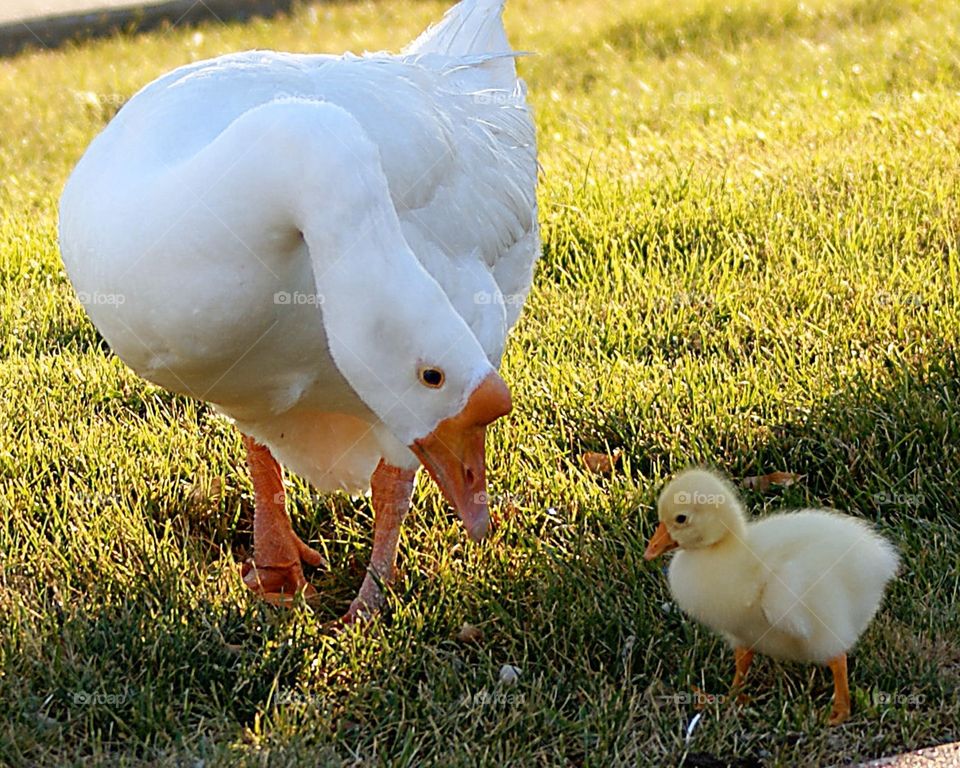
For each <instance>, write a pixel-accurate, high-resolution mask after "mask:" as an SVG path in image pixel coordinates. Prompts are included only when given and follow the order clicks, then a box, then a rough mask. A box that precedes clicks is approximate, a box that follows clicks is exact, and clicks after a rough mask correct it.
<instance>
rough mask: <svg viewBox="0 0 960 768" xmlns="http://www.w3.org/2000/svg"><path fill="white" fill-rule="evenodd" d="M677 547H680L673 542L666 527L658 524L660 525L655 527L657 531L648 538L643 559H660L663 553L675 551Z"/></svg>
mask: <svg viewBox="0 0 960 768" xmlns="http://www.w3.org/2000/svg"><path fill="white" fill-rule="evenodd" d="M679 546H680V545H679V544H677V542H675V541H674V540H673V537H672V536H671V535H670V532H669V531H668V530H667V526H666V525H664V524H663V523H660V525H658V526H657V530H655V531H654V532H653V536H651V537H650V541H649V543H648V544H647V549H646V551H645V552H644V553H643V559H644V560H653V559H654V558H656V557H660V555H662V554H663V553H664V552H669V551H670V550H671V549H676V548H677V547H679Z"/></svg>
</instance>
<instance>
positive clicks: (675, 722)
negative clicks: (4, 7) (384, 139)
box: [0, 0, 960, 766]
mask: <svg viewBox="0 0 960 768" xmlns="http://www.w3.org/2000/svg"><path fill="white" fill-rule="evenodd" d="M445 7H446V4H444V3H440V2H432V1H431V2H418V3H401V2H378V3H371V2H363V3H354V2H339V3H334V4H331V5H314V6H303V7H301V8H299V9H298V10H297V11H296V12H295V13H294V14H293V15H292V16H291V17H289V18H280V19H275V20H272V21H255V22H252V23H249V24H246V25H238V24H228V25H220V24H218V23H216V22H212V23H210V24H208V25H205V26H202V27H200V28H197V29H173V30H169V31H158V32H155V33H152V34H149V35H143V36H138V37H133V38H115V39H110V40H106V41H95V42H88V43H85V44H83V45H74V46H71V47H68V48H66V49H61V50H58V51H43V52H35V53H27V54H23V55H21V56H19V57H16V58H13V59H7V60H2V61H0V280H2V283H0V285H2V288H3V291H2V294H0V386H2V391H3V393H4V396H3V400H2V403H0V706H2V707H3V709H4V717H3V718H2V720H0V763H2V764H8V763H9V764H14V765H34V764H47V763H54V762H79V761H81V760H91V761H92V762H102V763H104V764H111V765H113V764H116V763H118V762H121V761H127V762H130V763H134V762H138V761H152V762H153V763H159V764H164V763H167V764H171V765H173V764H180V763H184V762H189V761H190V758H197V759H199V758H202V759H205V760H207V761H208V764H211V763H214V764H232V763H249V764H258V765H259V764H261V761H263V762H265V763H269V764H295V763H296V762H297V760H298V759H300V760H305V761H310V762H312V763H320V764H328V763H329V764H339V763H341V762H346V763H351V762H353V761H355V760H358V761H359V762H360V763H362V764H376V763H384V764H390V765H424V764H439V765H453V764H463V765H474V764H478V763H480V762H485V763H486V764H489V765H508V764H521V763H525V764H543V765H553V764H570V763H572V764H583V765H600V766H607V765H614V764H622V765H654V766H663V765H675V764H679V763H680V762H681V761H682V760H683V759H684V755H685V754H687V753H688V752H690V753H710V754H713V755H717V756H720V757H722V758H728V759H731V760H732V759H733V758H734V757H737V758H743V759H744V760H751V759H752V760H755V761H760V763H762V764H770V765H789V766H795V765H815V764H820V763H837V762H841V761H842V760H844V759H845V758H851V757H869V756H873V755H877V754H881V753H889V752H891V751H896V750H898V749H901V748H904V747H911V746H918V745H923V744H929V743H934V742H938V741H944V740H947V739H949V738H951V737H953V738H955V737H956V735H957V733H956V722H957V721H958V719H960V712H958V704H957V691H958V680H960V645H958V641H957V638H958V636H960V617H958V613H957V604H958V600H957V598H958V590H960V575H958V569H957V551H958V544H960V526H958V523H957V520H958V519H960V518H958V513H960V501H958V495H957V491H956V489H957V487H958V484H960V402H958V399H960V360H958V352H957V342H958V334H960V300H958V299H960V290H958V289H960V258H958V227H960V199H958V195H957V190H958V188H960V127H958V126H960V63H958V59H957V57H956V51H957V50H960V39H958V38H960V32H958V30H960V7H956V6H954V5H952V4H949V3H940V2H934V0H805V2H804V3H796V2H786V1H785V0H771V1H770V2H761V1H760V0H742V1H738V2H734V1H733V0H731V2H719V0H645V1H643V2H641V0H624V2H620V3H599V2H589V1H588V0H510V4H509V8H508V13H507V24H508V27H509V30H510V34H511V38H512V40H513V42H514V45H515V46H516V47H517V48H519V49H523V50H530V51H535V52H536V54H537V55H535V56H531V57H527V58H525V59H523V60H522V61H521V63H520V67H521V70H522V73H523V75H524V77H525V78H526V79H527V81H528V84H529V87H530V93H531V99H532V101H533V103H534V105H535V108H536V116H537V122H538V126H539V131H540V142H541V148H542V156H541V161H542V165H543V169H544V172H543V180H542V184H541V190H540V199H541V208H542V213H541V220H542V224H543V232H544V259H543V262H542V264H541V267H540V269H539V272H538V277H537V281H536V287H535V289H534V292H533V294H532V296H531V298H530V302H529V304H528V307H527V310H526V311H525V314H524V317H523V319H522V321H521V323H520V325H519V326H518V328H517V330H516V331H515V334H514V336H513V338H512V341H511V344H510V347H509V350H508V354H507V359H506V361H505V375H506V377H507V379H508V381H509V383H510V384H511V387H512V388H513V392H514V400H515V403H516V408H515V410H514V413H513V414H512V415H511V416H510V417H509V419H507V420H506V421H504V422H503V423H501V424H499V425H498V426H497V428H496V429H495V430H494V434H493V439H492V445H491V447H490V451H489V453H490V457H491V459H490V482H491V493H492V494H493V495H494V496H496V497H498V498H499V499H500V501H501V503H500V505H499V506H500V508H501V509H500V512H501V517H502V518H503V519H502V523H501V525H500V527H499V529H498V530H497V532H496V534H495V535H494V536H493V538H492V539H491V540H490V541H489V542H487V543H485V544H484V545H483V546H479V547H478V546H473V545H470V544H468V543H467V541H466V539H465V537H464V535H463V532H462V530H461V528H460V526H459V524H458V523H457V522H456V521H455V520H454V519H453V518H452V516H451V515H450V514H449V513H448V511H447V510H446V507H445V505H443V504H442V503H441V502H440V499H439V495H438V493H437V491H436V490H435V488H433V486H432V485H431V484H430V483H429V482H427V481H425V480H421V482H420V484H419V490H418V494H417V501H416V505H415V512H414V513H413V514H412V515H411V517H410V519H409V522H408V523H407V525H406V528H405V533H404V536H403V538H402V541H401V566H402V578H401V580H400V582H399V583H398V584H397V586H396V590H395V594H394V596H393V598H392V599H391V603H390V608H389V610H388V611H387V614H386V616H385V618H384V620H383V622H382V623H380V624H378V625H376V626H375V627H374V628H373V629H372V630H371V631H370V632H369V633H368V634H367V635H353V634H348V635H346V636H338V637H335V636H333V635H331V634H330V632H329V631H328V630H327V629H326V628H325V626H324V623H325V622H326V621H327V620H329V619H331V618H333V617H334V616H336V615H338V613H340V612H342V611H343V610H344V609H345V608H346V606H347V605H348V604H349V601H350V599H351V597H352V595H353V593H354V591H355V590H356V588H357V587H358V585H359V583H360V580H361V579H362V575H363V569H364V566H365V562H366V559H367V557H368V554H369V547H370V537H371V531H372V520H371V513H370V510H369V506H368V503H367V502H366V501H365V500H363V499H356V500H351V499H347V498H344V497H337V496H317V495H316V494H314V493H312V492H311V491H310V490H309V489H308V488H307V487H306V486H305V485H304V484H303V483H302V482H300V481H298V480H296V479H293V492H292V494H291V497H292V501H293V507H294V520H295V526H296V527H297V529H298V531H299V532H300V533H301V535H303V536H304V538H307V539H309V540H311V541H312V542H314V543H315V544H316V545H317V546H319V547H320V548H321V549H322V550H323V551H324V552H325V554H326V555H327V557H328V559H329V560H330V562H331V569H330V570H329V571H322V572H315V573H313V574H312V575H311V578H312V580H313V582H314V583H315V584H316V585H317V587H318V588H319V589H320V590H321V591H322V592H323V593H324V594H325V595H326V596H327V597H326V598H325V600H324V603H323V605H322V607H320V608H318V609H310V608H307V607H305V606H304V607H301V608H298V609H296V610H293V611H290V612H286V613H277V612H275V611H274V610H272V609H270V608H268V607H265V606H263V605H260V604H258V603H256V602H253V601H251V599H250V598H249V596H248V595H247V594H246V593H245V592H244V590H243V588H242V585H241V584H240V582H239V578H238V577H237V567H236V562H237V561H238V560H239V559H242V557H243V555H244V552H245V548H246V547H247V546H249V543H250V538H249V529H250V516H251V510H250V503H251V498H250V494H251V489H250V486H249V481H248V480H247V477H246V473H245V471H244V467H243V459H242V453H241V449H240V444H239V438H238V435H237V434H236V432H235V431H234V430H233V428H232V427H231V426H230V425H229V424H226V423H225V422H223V421H222V420H221V419H219V418H217V417H216V416H214V414H213V413H212V412H211V411H210V410H209V409H208V408H207V407H205V406H203V405H200V404H197V403H194V402H190V401H187V400H184V399H182V398H178V397H174V396H171V395H169V394H167V393H165V392H163V391H162V390H159V389H157V388H156V387H153V386H151V385H149V384H147V383H145V382H143V381H142V380H140V379H138V378H137V377H136V376H135V375H133V374H132V373H131V372H130V371H129V370H127V369H126V368H125V367H124V366H123V365H122V364H121V363H120V362H119V361H118V360H117V359H116V358H114V357H112V356H111V355H110V353H109V350H108V349H107V348H106V347H105V345H104V344H103V343H102V341H101V340H100V338H99V337H98V335H97V334H96V332H95V331H94V330H93V328H92V326H91V325H90V323H89V322H88V321H87V320H86V318H85V316H84V314H83V312H82V309H81V308H80V306H79V304H78V303H77V302H76V300H75V299H74V298H73V295H72V291H71V289H70V287H69V284H68V283H67V281H66V277H65V275H64V272H63V269H62V267H61V265H60V262H59V256H58V253H57V248H56V201H57V198H58V196H59V192H60V189H61V187H62V184H63V181H64V179H65V178H66V175H67V174H68V173H69V170H70V168H71V167H72V165H73V164H74V163H75V162H76V161H77V159H78V158H79V157H80V155H81V154H82V152H83V149H84V148H85V146H86V145H87V143H88V142H89V141H90V140H91V139H92V137H93V136H94V135H96V133H97V132H98V131H99V130H100V129H101V128H102V127H103V125H104V124H105V123H106V122H107V121H108V120H109V118H110V117H111V116H112V115H113V114H114V113H115V112H116V110H117V109H118V108H119V106H120V105H121V104H122V103H123V101H124V100H125V99H127V98H128V97H129V96H130V95H132V94H133V93H134V92H136V90H137V89H138V88H140V87H141V86H143V85H144V84H146V83H147V82H149V81H150V80H151V79H152V78H154V77H155V76H157V75H159V74H161V73H163V72H165V71H167V70H168V69H170V68H172V67H174V66H176V65H179V64H182V63H185V62H188V61H192V60H196V59H199V58H204V57H208V56H213V55H216V54H219V53H224V52H228V51H234V50H240V49H246V48H252V47H271V48H280V49H287V50H297V51H321V50H322V51H341V50H347V49H350V50H354V51H362V50H365V49H368V50H374V49H380V48H394V49H395V48H398V47H399V46H400V45H402V44H403V43H405V42H406V41H407V40H409V39H411V38H412V37H413V36H414V35H415V34H416V33H417V32H418V31H419V30H420V29H422V28H423V27H424V26H425V25H426V24H427V23H429V22H430V21H432V20H435V19H436V18H438V17H439V15H440V14H441V13H442V10H443V9H444V8H445ZM616 448H620V449H622V450H623V458H622V463H621V465H620V467H619V469H618V471H617V472H616V474H615V475H614V476H613V477H612V478H598V477H595V476H591V475H588V474H587V473H585V472H584V470H583V468H582V464H581V462H580V454H581V453H582V452H583V451H585V450H599V451H606V450H613V449H616ZM690 462H710V463H713V464H716V465H718V466H720V467H721V468H723V469H724V470H726V471H728V472H729V473H730V474H732V475H734V476H737V477H741V476H744V475H753V474H759V473H762V472H765V471H772V470H790V471H794V472H798V473H801V474H803V475H804V476H805V478H804V480H803V481H802V482H801V483H800V484H799V485H798V486H795V487H792V488H789V489H786V490H773V491H769V492H767V493H765V494H749V495H748V496H747V499H748V501H749V503H750V504H751V506H752V508H753V509H754V511H756V512H757V513H761V514H762V513H763V512H765V511H768V510H775V509H781V508H784V507H788V506H799V505H804V504H817V505H835V506H838V507H840V508H842V509H846V510H850V511H852V512H854V513H856V514H860V515H863V516H865V517H868V518H870V519H872V520H874V521H875V522H876V523H877V525H878V526H879V527H880V528H881V529H882V530H883V531H884V533H885V534H886V535H887V536H889V537H891V538H892V539H893V540H894V541H896V542H897V543H898V544H899V546H900V547H901V549H902V551H903V555H904V569H903V572H902V574H901V578H900V580H899V581H898V583H897V584H896V585H895V586H894V588H893V589H892V591H891V594H890V596H889V598H888V600H887V602H886V603H885V607H884V609H883V610H882V612H881V614H880V616H879V617H878V619H877V621H876V623H875V625H874V626H873V627H872V628H871V629H870V630H869V631H868V633H867V635H866V636H865V638H864V640H863V642H862V643H861V645H860V646H859V647H858V649H857V651H856V652H855V654H854V655H853V658H852V662H851V678H852V684H853V687H854V702H855V703H854V706H855V710H854V717H853V719H852V720H851V721H850V723H849V724H848V725H846V726H844V727H843V728H841V729H839V730H834V731H832V732H828V730H827V729H826V728H825V727H824V724H823V721H824V717H825V711H826V710H827V709H828V708H829V684H828V680H827V676H826V675H823V674H815V673H814V672H813V671H812V669H811V668H807V667H802V666H792V665H778V664H775V663H773V662H770V661H761V662H760V663H759V664H758V665H757V667H756V669H755V671H754V672H753V673H752V674H751V681H752V686H753V690H752V691H751V692H752V693H753V694H754V699H753V703H752V704H751V705H750V706H749V707H747V708H745V709H743V710H734V709H728V708H724V707H714V708H711V709H709V710H708V711H707V712H706V714H705V716H704V718H703V720H702V721H701V722H700V724H699V726H698V728H697V730H696V732H695V734H694V736H693V738H692V740H691V742H690V743H689V744H685V742H684V728H685V727H686V724H687V723H688V722H689V720H690V718H691V716H692V715H693V711H692V707H691V706H690V705H689V704H687V703H683V702H679V703H678V700H677V698H676V694H685V693H688V692H689V691H690V689H691V686H692V685H698V686H700V687H702V688H704V689H707V690H722V689H723V687H724V686H725V684H726V682H727V681H728V679H729V676H730V673H731V669H732V659H731V657H730V654H729V653H728V652H727V651H726V650H725V649H724V648H723V646H722V644H721V643H720V642H719V641H718V640H717V639H716V638H714V637H713V636H711V635H710V634H709V633H707V632H706V631H705V630H702V629H700V628H698V627H697V626H695V625H694V624H693V623H692V622H690V621H688V620H685V619H683V618H682V617H681V616H679V615H678V614H677V613H676V612H675V611H669V610H666V609H665V605H666V604H667V603H668V599H669V598H668V595H667V593H666V589H665V584H664V579H663V576H662V574H661V572H660V571H659V569H658V568H657V567H656V566H653V565H650V564H647V563H644V562H643V561H642V557H641V553H642V551H643V542H644V538H645V537H646V536H647V535H648V534H649V533H650V531H651V520H652V516H653V515H652V504H653V502H654V500H655V498H656V493H657V490H658V488H659V486H660V484H661V481H662V479H663V478H664V477H665V476H666V475H668V474H669V473H670V472H673V471H675V470H677V469H679V468H680V467H682V466H684V465H686V464H687V463H690ZM667 608H669V606H668V605H667ZM465 621H466V622H470V623H472V624H475V625H477V626H480V627H482V628H483V630H484V634H485V639H484V640H483V642H482V643H481V644H479V645H478V646H464V645H463V644H460V643H458V642H457V641H455V640H454V636H455V634H456V632H457V630H458V628H459V627H460V626H461V624H462V623H463V622H465ZM503 663H511V664H515V665H517V666H519V667H520V668H521V669H522V675H521V679H520V683H519V685H518V686H517V687H516V688H513V689H509V690H506V691H505V690H503V689H499V688H497V686H496V680H497V670H498V669H499V667H500V665H501V664H503ZM484 692H487V693H490V694H491V695H493V694H497V693H500V694H504V695H502V696H500V697H499V698H498V697H497V696H495V695H493V698H492V699H490V700H487V701H486V703H484V700H483V697H482V696H481V697H480V698H479V699H478V698H477V696H476V694H477V693H481V694H482V693H484ZM507 694H509V695H507ZM743 764H744V765H749V764H751V763H749V762H744V763H743Z"/></svg>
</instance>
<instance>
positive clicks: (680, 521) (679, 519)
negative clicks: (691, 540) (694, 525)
mask: <svg viewBox="0 0 960 768" xmlns="http://www.w3.org/2000/svg"><path fill="white" fill-rule="evenodd" d="M676 522H677V525H683V524H684V523H685V522H687V516H686V515H677V517H676Z"/></svg>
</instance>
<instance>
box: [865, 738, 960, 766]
mask: <svg viewBox="0 0 960 768" xmlns="http://www.w3.org/2000/svg"><path fill="white" fill-rule="evenodd" d="M860 768H960V741H958V742H955V743H953V744H944V745H943V746H941V747H931V748H930V749H921V750H920V751H919V752H911V753H910V754H908V755H900V756H898V757H886V758H883V759H882V760H874V761H873V762H870V763H864V765H862V766H860Z"/></svg>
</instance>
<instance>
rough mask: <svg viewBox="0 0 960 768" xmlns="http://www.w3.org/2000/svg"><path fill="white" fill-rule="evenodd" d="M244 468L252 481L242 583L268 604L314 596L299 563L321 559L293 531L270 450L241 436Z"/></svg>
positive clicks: (319, 562)
mask: <svg viewBox="0 0 960 768" xmlns="http://www.w3.org/2000/svg"><path fill="white" fill-rule="evenodd" d="M243 444H244V447H245V448H246V449H247V465H248V466H249V468H250V477H251V478H252V479H253V491H254V500H255V504H256V507H255V510H254V516H253V562H248V563H245V564H244V566H243V570H242V574H243V583H244V584H246V585H247V586H248V587H250V589H252V590H253V591H254V592H256V593H258V594H259V595H261V596H262V597H263V598H264V599H266V600H268V601H270V602H272V603H285V602H289V601H290V600H291V599H292V598H293V595H294V594H295V593H296V592H299V591H300V590H304V594H305V595H311V594H315V593H316V590H315V589H314V588H313V587H312V586H310V584H309V583H308V582H307V580H306V579H305V578H304V576H303V566H302V565H301V561H303V562H306V563H308V564H310V565H314V566H317V565H323V563H324V560H323V556H322V555H321V554H320V553H319V552H317V551H316V550H315V549H311V548H310V547H308V546H307V545H306V544H304V543H303V542H302V541H301V540H300V538H299V537H298V536H297V534H295V533H294V532H293V526H292V525H291V523H290V517H289V516H288V515H287V510H286V506H285V494H284V491H283V470H282V469H281V467H280V464H278V463H277V460H276V459H275V458H273V454H272V453H270V449H269V448H267V447H266V446H265V445H260V444H259V443H258V442H256V441H255V440H254V439H253V438H252V437H248V436H246V435H244V436H243Z"/></svg>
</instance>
